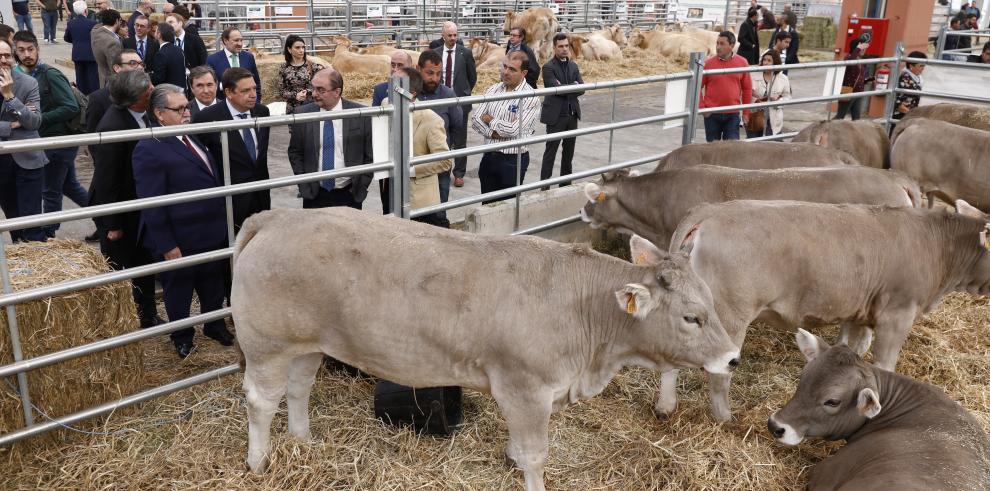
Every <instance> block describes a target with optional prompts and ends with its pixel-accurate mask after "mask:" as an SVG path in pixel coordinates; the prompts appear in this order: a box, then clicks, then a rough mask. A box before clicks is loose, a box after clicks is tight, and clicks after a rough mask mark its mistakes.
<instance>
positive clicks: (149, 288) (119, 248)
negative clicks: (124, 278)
mask: <svg viewBox="0 0 990 491" xmlns="http://www.w3.org/2000/svg"><path fill="white" fill-rule="evenodd" d="M97 233H98V234H99V235H100V252H102V253H103V255H104V256H106V258H107V259H108V260H109V261H110V267H112V268H113V269H115V270H121V269H127V268H134V267H137V266H144V265H146V264H151V263H152V262H154V260H153V258H152V256H151V252H150V251H148V250H147V249H145V248H144V247H142V246H140V245H137V244H135V243H134V241H135V240H136V238H137V237H136V235H137V233H136V232H133V231H131V230H129V229H125V230H124V236H123V237H121V238H120V239H118V240H115V241H110V240H107V231H106V230H102V229H100V230H98V231H97ZM131 288H132V290H133V294H134V303H135V304H137V309H138V316H139V317H140V318H141V321H142V322H150V321H152V320H154V319H155V316H156V315H157V314H158V310H157V308H156V307H155V276H154V275H149V276H142V277H140V278H134V279H133V280H131Z"/></svg>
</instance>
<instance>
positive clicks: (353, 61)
mask: <svg viewBox="0 0 990 491" xmlns="http://www.w3.org/2000/svg"><path fill="white" fill-rule="evenodd" d="M330 39H331V42H333V43H334V44H336V45H337V47H336V49H335V50H334V53H333V62H332V63H333V68H334V69H335V70H337V71H338V72H340V73H342V74H347V73H368V74H376V75H381V76H382V79H383V80H384V78H385V77H387V76H388V75H389V73H391V72H392V65H391V62H392V60H391V59H390V58H389V57H388V56H386V55H362V54H358V53H353V52H351V50H350V48H351V40H350V39H348V38H347V36H333V37H331V38H330Z"/></svg>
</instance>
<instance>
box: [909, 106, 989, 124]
mask: <svg viewBox="0 0 990 491" xmlns="http://www.w3.org/2000/svg"><path fill="white" fill-rule="evenodd" d="M913 118H926V119H936V120H939V121H945V122H946V123H952V124H957V125H959V126H965V127H967V128H973V129H976V130H984V131H990V108H988V107H982V106H972V105H969V104H952V103H948V102H943V103H940V104H932V105H930V106H920V107H916V108H914V109H912V110H910V111H908V113H907V114H906V115H905V116H904V119H902V120H901V122H904V121H909V120H911V119H913ZM898 126H900V125H898Z"/></svg>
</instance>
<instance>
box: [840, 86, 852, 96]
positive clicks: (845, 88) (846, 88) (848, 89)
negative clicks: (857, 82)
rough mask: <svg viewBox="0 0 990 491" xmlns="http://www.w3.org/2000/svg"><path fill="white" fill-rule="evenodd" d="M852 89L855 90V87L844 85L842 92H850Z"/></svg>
mask: <svg viewBox="0 0 990 491" xmlns="http://www.w3.org/2000/svg"><path fill="white" fill-rule="evenodd" d="M852 91H853V88H852V87H850V86H848V85H843V86H842V91H841V92H840V93H842V94H849V93H851V92H852Z"/></svg>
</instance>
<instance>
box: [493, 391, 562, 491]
mask: <svg viewBox="0 0 990 491" xmlns="http://www.w3.org/2000/svg"><path fill="white" fill-rule="evenodd" d="M492 395H493V396H494V397H495V401H496V402H497V403H498V406H499V408H500V409H501V410H502V416H504V417H505V423H506V425H507V426H508V427H509V443H508V445H506V448H505V454H506V455H507V456H508V457H509V458H510V459H512V460H513V461H514V462H515V463H516V466H518V467H519V468H520V469H522V471H523V478H524V479H525V480H526V491H543V490H544V489H545V488H544V485H543V466H544V465H545V464H546V461H547V447H548V443H547V441H548V439H549V436H548V433H549V431H550V430H549V426H550V413H551V412H552V411H553V394H552V393H551V392H550V391H548V390H546V389H545V388H541V389H530V388H527V387H525V386H522V387H515V386H513V387H508V386H505V387H499V388H496V387H495V386H493V387H492Z"/></svg>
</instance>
